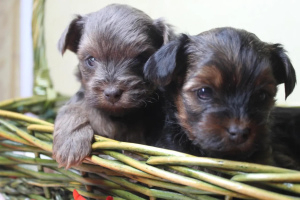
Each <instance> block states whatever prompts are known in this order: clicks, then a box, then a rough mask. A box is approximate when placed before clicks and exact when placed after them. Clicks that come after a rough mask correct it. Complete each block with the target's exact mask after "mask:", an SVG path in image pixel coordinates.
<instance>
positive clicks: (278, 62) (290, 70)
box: [271, 44, 296, 98]
mask: <svg viewBox="0 0 300 200" xmlns="http://www.w3.org/2000/svg"><path fill="white" fill-rule="evenodd" d="M285 52H286V51H285V50H284V49H283V47H282V46H281V45H280V44H274V45H272V58H271V59H272V63H273V64H272V67H273V73H274V76H275V79H276V80H277V83H278V84H281V83H284V86H285V98H287V97H288V96H289V95H290V94H291V93H292V92H293V90H294V87H295V84H296V74H295V69H294V67H293V65H292V63H291V61H290V59H289V57H288V56H287V55H286V53H285Z"/></svg>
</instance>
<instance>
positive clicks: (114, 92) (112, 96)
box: [104, 87, 123, 103]
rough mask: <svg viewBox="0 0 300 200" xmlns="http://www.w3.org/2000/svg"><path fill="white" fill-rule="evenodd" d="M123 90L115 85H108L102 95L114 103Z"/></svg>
mask: <svg viewBox="0 0 300 200" xmlns="http://www.w3.org/2000/svg"><path fill="white" fill-rule="evenodd" d="M122 93H123V91H122V90H120V89H118V88H116V87H108V88H106V89H105V90H104V96H105V98H106V100H107V101H109V102H111V103H116V102H117V101H119V100H120V98H121V96H122Z"/></svg>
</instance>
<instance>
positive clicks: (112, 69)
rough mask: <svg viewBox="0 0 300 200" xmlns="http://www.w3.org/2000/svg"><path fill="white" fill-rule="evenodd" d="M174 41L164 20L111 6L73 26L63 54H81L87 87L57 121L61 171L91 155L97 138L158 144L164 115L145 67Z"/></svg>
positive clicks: (64, 37) (62, 47) (56, 152)
mask: <svg viewBox="0 0 300 200" xmlns="http://www.w3.org/2000/svg"><path fill="white" fill-rule="evenodd" d="M172 37H173V34H172V31H171V30H170V28H169V26H168V25H166V24H165V23H164V22H163V21H162V20H152V19H151V18H150V17H149V16H148V15H146V14H145V13H143V12H142V11H140V10H137V9H135V8H132V7H130V6H126V5H118V4H113V5H109V6H107V7H105V8H103V9H101V10H99V11H98V12H94V13H91V14H87V15H84V16H78V17H77V18H75V19H74V20H73V21H72V22H71V23H70V25H69V27H68V28H67V29H66V31H65V32H64V33H63V35H62V37H61V39H60V41H59V49H60V51H61V53H62V54H63V53H64V52H65V51H66V50H67V49H69V50H70V51H72V52H74V53H76V54H77V56H78V59H79V65H78V69H79V70H78V71H79V73H78V77H79V80H80V82H81V85H82V87H81V89H80V90H79V91H78V93H77V94H75V95H74V96H73V97H72V98H71V100H70V101H69V102H68V103H67V104H66V105H65V106H63V107H62V108H61V109H60V110H59V113H58V116H57V118H56V121H55V130H54V141H53V157H54V158H55V159H56V160H57V162H58V163H59V164H60V166H65V167H67V168H69V167H70V166H72V165H76V164H79V163H80V162H81V161H82V160H83V159H84V158H85V157H86V156H87V155H89V153H90V152H91V142H92V139H93V135H94V134H99V135H102V136H106V137H109V138H113V139H116V140H120V141H129V142H137V143H147V144H148V143H151V141H150V140H151V139H155V135H152V133H153V134H154V133H157V131H156V129H159V126H160V123H161V124H162V117H163V115H161V114H160V113H159V112H160V111H159V108H160V105H159V104H160V103H159V101H157V94H156V91H155V88H154V87H153V85H151V84H150V83H149V82H147V81H145V80H144V76H143V66H144V64H145V62H146V61H147V59H148V58H149V57H150V56H151V55H152V54H153V53H154V52H155V51H156V50H157V49H159V48H160V47H161V46H162V45H163V44H164V43H166V42H168V40H169V39H170V38H172ZM153 119H156V120H153Z"/></svg>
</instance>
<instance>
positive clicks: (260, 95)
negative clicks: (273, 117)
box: [256, 91, 268, 101]
mask: <svg viewBox="0 0 300 200" xmlns="http://www.w3.org/2000/svg"><path fill="white" fill-rule="evenodd" d="M267 97H268V94H267V93H266V92H264V91H261V92H260V93H258V95H257V97H256V100H257V101H264V100H266V99H267Z"/></svg>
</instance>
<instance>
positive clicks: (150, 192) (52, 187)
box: [0, 0, 300, 200]
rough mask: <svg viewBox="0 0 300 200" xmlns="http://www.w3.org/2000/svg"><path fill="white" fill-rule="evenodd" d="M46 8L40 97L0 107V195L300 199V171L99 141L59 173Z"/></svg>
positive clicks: (57, 98) (38, 49) (37, 5)
mask: <svg viewBox="0 0 300 200" xmlns="http://www.w3.org/2000/svg"><path fill="white" fill-rule="evenodd" d="M44 4H45V2H44V1H41V0H36V1H34V13H33V27H34V29H33V30H34V33H33V39H34V52H35V53H34V55H35V75H34V77H35V84H34V93H35V95H34V96H33V97H30V98H25V99H14V100H7V101H3V102H0V109H2V110H0V152H1V155H0V177H1V179H0V193H2V194H3V195H4V196H5V197H6V198H7V199H28V198H30V199H37V200H39V199H57V200H59V199H72V198H73V197H72V192H73V190H74V189H76V191H78V193H79V194H81V195H82V196H84V197H86V198H90V199H106V198H107V196H112V197H113V199H114V200H119V199H129V200H135V199H172V200H174V199H179V200H192V199H209V200H210V199H224V198H225V199H232V198H239V199H280V200H283V199H300V198H299V197H300V183H299V182H300V172H299V171H293V170H288V169H283V168H277V167H272V166H265V165H258V164H253V163H243V162H235V161H228V160H221V159H212V158H202V157H195V156H191V155H187V154H183V153H180V152H176V151H170V150H166V149H160V148H155V147H151V146H145V145H140V144H132V143H125V142H119V141H115V140H111V139H108V138H104V137H100V136H95V142H94V143H93V144H92V148H93V152H92V155H91V156H89V157H88V158H86V159H85V161H84V163H83V164H81V165H80V166H77V167H73V168H72V169H69V170H66V169H63V168H58V165H57V163H56V161H54V160H52V159H51V152H52V141H53V136H52V132H53V124H52V123H53V119H54V117H55V114H56V109H57V107H59V106H60V105H61V103H62V102H64V100H66V97H64V96H61V95H59V94H57V93H56V92H55V91H54V90H53V89H52V84H51V81H50V77H49V74H48V71H47V70H48V69H47V65H46V61H45V60H46V59H45V50H44V39H43V29H42V27H43V24H36V23H37V22H39V23H43V16H44V14H43V13H44ZM37 27H38V28H37ZM36 41H37V42H36ZM41 80H44V81H41ZM41 83H42V84H41ZM45 83H46V84H45ZM24 113H27V114H24ZM28 113H30V115H33V116H29V115H28ZM37 117H38V118H37ZM199 166H200V168H203V167H204V168H206V169H209V170H212V171H215V172H218V173H219V174H223V175H226V176H216V175H213V174H210V173H207V172H204V171H201V170H196V168H199ZM224 177H228V178H224ZM274 191H276V192H274Z"/></svg>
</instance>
